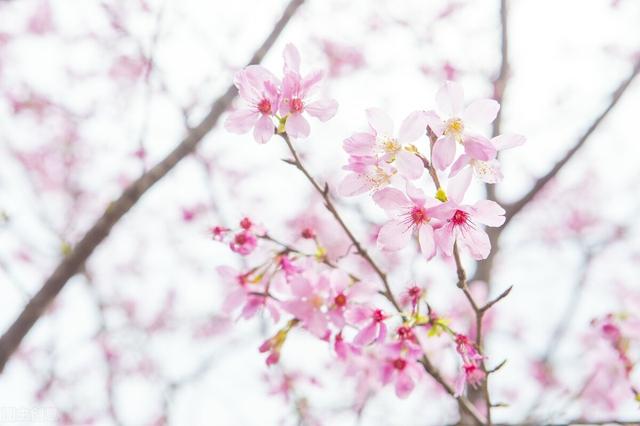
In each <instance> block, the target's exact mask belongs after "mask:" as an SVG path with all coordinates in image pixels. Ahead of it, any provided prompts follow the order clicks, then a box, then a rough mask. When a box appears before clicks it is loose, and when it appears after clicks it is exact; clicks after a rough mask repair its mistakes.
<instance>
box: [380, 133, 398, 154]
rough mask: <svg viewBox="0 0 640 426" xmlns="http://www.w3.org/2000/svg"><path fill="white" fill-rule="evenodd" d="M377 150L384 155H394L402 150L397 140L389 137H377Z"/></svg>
mask: <svg viewBox="0 0 640 426" xmlns="http://www.w3.org/2000/svg"><path fill="white" fill-rule="evenodd" d="M377 145H378V149H379V150H380V151H382V152H384V153H385V154H391V155H396V154H397V153H398V152H400V150H401V149H402V145H400V143H399V142H398V140H397V139H395V138H392V137H391V136H386V135H383V136H379V137H378V140H377Z"/></svg>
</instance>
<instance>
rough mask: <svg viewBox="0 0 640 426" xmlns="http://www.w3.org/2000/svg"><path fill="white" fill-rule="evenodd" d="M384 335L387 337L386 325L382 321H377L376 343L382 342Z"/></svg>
mask: <svg viewBox="0 0 640 426" xmlns="http://www.w3.org/2000/svg"><path fill="white" fill-rule="evenodd" d="M386 337H387V326H386V325H385V323H383V322H381V323H378V337H377V338H376V341H377V342H378V343H384V339H385V338H386Z"/></svg>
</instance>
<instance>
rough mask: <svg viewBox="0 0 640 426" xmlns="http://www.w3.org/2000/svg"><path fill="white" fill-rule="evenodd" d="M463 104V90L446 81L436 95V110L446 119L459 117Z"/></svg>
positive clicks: (459, 86)
mask: <svg viewBox="0 0 640 426" xmlns="http://www.w3.org/2000/svg"><path fill="white" fill-rule="evenodd" d="M463 104H464V90H463V89H462V86H461V85H460V84H458V83H454V82H453V81H447V82H446V83H444V84H443V85H442V87H440V90H438V93H436V105H438V109H439V110H440V111H441V112H442V113H444V114H445V115H446V116H448V117H459V116H460V115H461V114H462V107H463Z"/></svg>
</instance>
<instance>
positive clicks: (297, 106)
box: [289, 98, 304, 113]
mask: <svg viewBox="0 0 640 426" xmlns="http://www.w3.org/2000/svg"><path fill="white" fill-rule="evenodd" d="M303 108H304V104H303V103H302V100H301V99H300V98H293V99H291V106H290V107H289V109H290V110H291V112H292V113H297V112H301V111H302V109H303Z"/></svg>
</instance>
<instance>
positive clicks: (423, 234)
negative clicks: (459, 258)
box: [418, 224, 436, 260]
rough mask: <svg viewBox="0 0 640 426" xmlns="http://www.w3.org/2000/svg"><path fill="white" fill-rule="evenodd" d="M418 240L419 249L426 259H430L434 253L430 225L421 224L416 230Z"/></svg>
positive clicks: (434, 247) (433, 238) (433, 239)
mask: <svg viewBox="0 0 640 426" xmlns="http://www.w3.org/2000/svg"><path fill="white" fill-rule="evenodd" d="M418 241H419V242H420V251H421V252H422V254H423V256H425V257H426V258H427V260H431V259H432V258H433V256H435V255H436V240H435V237H434V235H433V228H432V227H431V226H430V225H426V224H425V225H422V226H421V227H420V230H419V231H418Z"/></svg>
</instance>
